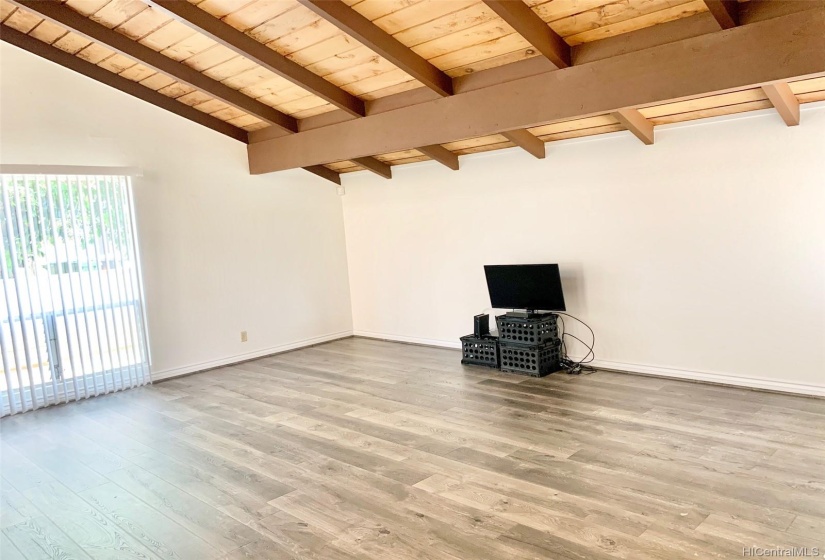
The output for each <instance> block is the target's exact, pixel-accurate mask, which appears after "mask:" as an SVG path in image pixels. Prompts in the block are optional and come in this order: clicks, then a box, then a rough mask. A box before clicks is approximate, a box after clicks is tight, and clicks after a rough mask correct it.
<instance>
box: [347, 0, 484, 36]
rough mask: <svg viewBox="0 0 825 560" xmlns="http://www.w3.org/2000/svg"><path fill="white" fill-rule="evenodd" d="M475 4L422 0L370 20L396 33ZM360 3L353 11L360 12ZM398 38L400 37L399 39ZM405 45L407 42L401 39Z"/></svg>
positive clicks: (471, 0) (470, 1)
mask: <svg viewBox="0 0 825 560" xmlns="http://www.w3.org/2000/svg"><path fill="white" fill-rule="evenodd" d="M475 4H477V0H423V1H421V2H416V3H414V4H412V5H410V6H404V7H402V8H401V9H399V10H397V11H395V12H391V13H389V14H386V15H382V16H381V17H378V18H375V19H371V18H368V19H371V21H372V22H373V23H374V24H375V25H377V26H378V27H380V28H381V29H383V30H384V31H386V32H387V33H389V34H390V35H393V36H396V38H398V36H397V34H398V33H400V32H402V31H405V30H408V29H410V28H413V27H418V26H421V27H423V26H425V25H432V24H433V22H435V21H436V20H438V19H440V18H443V17H446V16H449V15H450V14H454V13H456V12H458V11H461V10H464V9H466V8H469V7H470V6H473V5H475ZM361 6H362V4H357V5H355V6H354V9H355V11H357V12H359V13H362V15H363V12H362V9H361ZM399 40H400V39H399ZM402 43H404V44H405V45H407V46H409V43H407V42H405V41H402Z"/></svg>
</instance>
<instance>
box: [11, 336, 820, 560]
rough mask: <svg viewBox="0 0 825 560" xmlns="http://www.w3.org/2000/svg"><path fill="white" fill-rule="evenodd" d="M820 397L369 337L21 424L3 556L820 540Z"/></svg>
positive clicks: (526, 552) (31, 416)
mask: <svg viewBox="0 0 825 560" xmlns="http://www.w3.org/2000/svg"><path fill="white" fill-rule="evenodd" d="M823 436H825V400H818V399H809V398H804V397H795V396H788V395H778V394H769V393H762V392H755V391H748V390H741V389H734V388H726V387H718V386H709V385H700V384H694V383H688V382H680V381H675V380H665V379H657V378H651V377H642V376H633V375H625V374H618V373H608V372H597V373H594V374H591V375H583V376H569V375H566V374H554V375H551V376H549V377H547V378H544V379H532V378H527V377H520V376H514V375H512V374H502V373H500V372H497V371H493V370H489V369H485V368H478V367H464V366H461V365H460V363H459V353H458V352H457V351H454V350H445V349H435V348H425V347H418V346H411V345H403V344H395V343H389V342H381V341H375V340H367V339H358V338H351V339H345V340H340V341H336V342H332V343H328V344H324V345H321V346H317V347H313V348H307V349H302V350H297V351H294V352H289V353H286V354H280V355H277V356H272V357H269V358H263V359H260V360H257V361H253V362H247V363H244V364H240V365H236V366H232V367H226V368H221V369H217V370H212V371H209V372H205V373H201V374H196V375H192V376H189V377H185V378H180V379H177V380H173V381H167V382H164V383H159V384H157V385H154V386H151V387H146V388H142V389H138V390H133V391H127V392H124V393H120V394H115V395H109V396H105V397H99V398H94V399H89V400H86V401H83V402H81V403H77V404H70V405H65V406H58V407H53V408H51V409H45V410H40V411H36V412H33V413H27V414H23V415H19V416H15V417H11V418H6V419H4V420H3V421H2V456H1V458H0V461H2V469H1V470H2V477H3V478H2V517H1V518H0V519H1V520H2V549H0V556H2V559H3V560H15V559H19V558H33V559H34V558H37V559H39V558H86V559H87V558H94V559H104V558H105V559H108V558H180V559H185V560H188V559H193V560H200V559H204V560H206V559H211V558H221V559H233V560H234V559H241V558H276V559H279V558H325V559H352V558H374V559H381V560H393V559H407V558H416V559H419V558H420V559H429V558H449V559H456V558H461V559H476V558H478V559H491V560H492V559H496V560H498V559H507V558H517V559H521V558H553V559H560V560H564V559H580V560H599V559H607V558H626V559H633V560H637V559H648V558H657V559H667V560H672V559H679V558H690V559H706V558H741V557H742V555H743V548H747V547H761V548H765V549H768V548H775V547H805V546H807V547H817V546H818V547H819V548H820V552H819V554H820V557H821V556H822V554H823V553H825V444H823V441H824V440H825V438H824V437H823Z"/></svg>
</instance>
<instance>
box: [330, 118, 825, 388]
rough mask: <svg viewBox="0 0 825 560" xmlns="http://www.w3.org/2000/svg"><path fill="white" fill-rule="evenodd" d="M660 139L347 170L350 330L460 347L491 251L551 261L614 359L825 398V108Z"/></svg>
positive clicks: (479, 303)
mask: <svg viewBox="0 0 825 560" xmlns="http://www.w3.org/2000/svg"><path fill="white" fill-rule="evenodd" d="M656 135H657V138H656V144H655V145H654V146H650V147H646V146H643V145H642V144H641V143H640V142H639V141H638V140H637V139H635V138H634V137H632V136H631V135H630V134H629V133H617V134H613V135H608V136H603V137H600V138H598V139H594V140H589V141H568V142H559V143H552V144H549V145H548V147H547V148H548V149H547V152H548V153H547V158H546V159H545V160H543V161H540V160H536V159H534V158H532V157H531V156H529V155H527V154H526V153H525V152H522V151H520V150H518V149H514V150H508V151H504V152H494V153H489V154H480V155H476V156H467V157H462V158H461V170H460V171H458V172H452V171H450V170H448V169H447V168H444V167H441V166H439V165H438V164H435V163H430V162H428V163H423V164H417V165H414V166H408V167H401V168H395V169H394V170H393V173H394V175H395V177H394V179H393V180H392V181H391V182H390V181H384V180H381V179H378V178H374V177H373V176H371V175H369V174H359V175H358V176H353V177H351V178H348V180H347V181H346V185H347V194H346V196H345V197H344V198H343V201H344V218H345V220H344V221H345V225H346V237H347V252H348V262H349V272H350V285H351V290H352V305H353V321H354V329H355V333H356V334H363V335H368V336H376V337H382V338H391V339H397V340H407V341H413V342H424V343H431V344H441V345H446V346H457V344H458V337H459V336H461V335H464V334H467V333H469V332H472V316H473V315H474V314H477V313H480V312H482V311H483V310H484V309H485V308H486V307H488V306H489V304H490V303H489V298H488V295H487V292H486V286H485V282H484V275H483V270H482V265H484V264H495V263H541V262H558V263H560V265H561V268H562V271H563V277H564V278H563V283H564V289H565V296H566V299H567V307H568V311H569V312H571V313H573V314H575V315H577V316H579V317H581V318H582V319H584V320H585V321H586V322H588V323H589V324H590V325H591V326H592V327H593V328H594V330H595V331H596V334H597V348H596V351H597V356H598V359H599V363H601V364H602V365H603V366H605V367H613V368H618V369H625V370H630V371H639V372H647V373H658V374H666V375H673V376H682V377H689V378H694V379H709V380H714V381H721V382H726V383H733V384H745V385H752V386H759V387H765V388H781V389H787V390H792V391H802V392H810V393H818V394H825V219H823V217H825V158H824V157H823V155H825V152H823V148H825V107H822V106H820V107H817V108H812V107H810V108H806V109H805V110H804V113H803V116H802V125H801V126H799V127H794V128H788V127H786V126H785V125H784V124H783V123H782V121H781V120H780V119H779V117H778V116H777V115H776V114H775V113H774V112H773V111H764V112H761V113H760V114H759V115H757V116H750V117H749V118H739V119H735V120H731V119H722V120H721V121H719V120H717V121H716V122H710V123H707V122H706V123H705V124H701V125H698V126H696V125H694V126H689V127H686V126H681V127H670V128H664V129H657V131H656ZM579 332H581V331H579Z"/></svg>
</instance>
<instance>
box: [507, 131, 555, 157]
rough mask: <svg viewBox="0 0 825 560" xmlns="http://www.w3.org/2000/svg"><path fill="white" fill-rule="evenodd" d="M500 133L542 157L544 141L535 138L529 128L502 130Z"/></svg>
mask: <svg viewBox="0 0 825 560" xmlns="http://www.w3.org/2000/svg"><path fill="white" fill-rule="evenodd" d="M501 135H502V136H504V137H505V138H507V140H509V141H510V142H512V143H513V144H515V145H516V146H518V147H519V148H521V149H523V150H525V151H526V152H528V153H530V154H533V155H534V156H535V157H537V158H539V159H544V156H545V150H544V142H543V141H542V140H540V139H538V138H536V137H535V136H534V135H533V133H532V132H530V131H529V130H524V129H521V130H510V131H507V132H502V133H501Z"/></svg>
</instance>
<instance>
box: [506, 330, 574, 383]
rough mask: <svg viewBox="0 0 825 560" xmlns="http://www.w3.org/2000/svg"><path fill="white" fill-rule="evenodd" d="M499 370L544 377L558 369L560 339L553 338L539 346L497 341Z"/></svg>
mask: <svg viewBox="0 0 825 560" xmlns="http://www.w3.org/2000/svg"><path fill="white" fill-rule="evenodd" d="M499 355H500V357H501V358H500V359H501V371H510V372H515V373H524V374H527V375H531V376H533V377H544V376H545V375H548V374H550V373H553V372H554V371H558V370H559V369H560V365H559V362H560V360H561V340H559V339H558V338H556V339H553V340H551V341H549V342H546V343H545V344H542V345H540V346H524V345H523V344H512V343H510V342H500V343H499Z"/></svg>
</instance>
